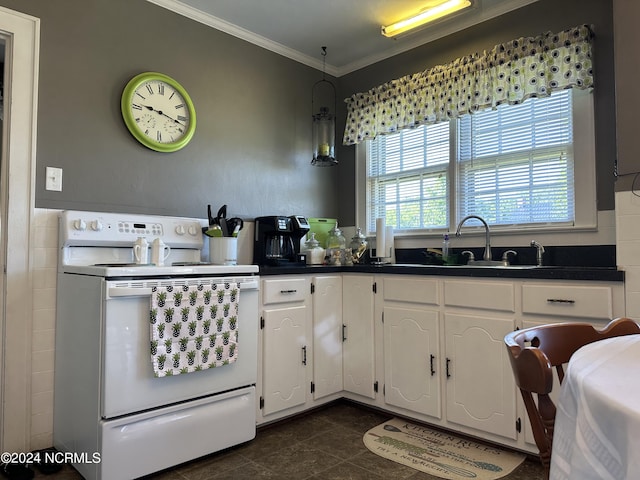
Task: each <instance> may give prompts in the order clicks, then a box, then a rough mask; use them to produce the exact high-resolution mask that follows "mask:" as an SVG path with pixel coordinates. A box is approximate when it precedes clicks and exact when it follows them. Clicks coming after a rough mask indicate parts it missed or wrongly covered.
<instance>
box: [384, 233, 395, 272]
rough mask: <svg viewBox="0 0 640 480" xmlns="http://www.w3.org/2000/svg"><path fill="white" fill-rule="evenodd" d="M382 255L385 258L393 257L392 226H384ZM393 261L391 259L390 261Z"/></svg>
mask: <svg viewBox="0 0 640 480" xmlns="http://www.w3.org/2000/svg"><path fill="white" fill-rule="evenodd" d="M384 242H385V243H384V255H383V256H384V257H385V258H393V256H394V255H393V253H394V251H395V250H394V237H393V227H386V228H385V232H384ZM392 263H393V261H392Z"/></svg>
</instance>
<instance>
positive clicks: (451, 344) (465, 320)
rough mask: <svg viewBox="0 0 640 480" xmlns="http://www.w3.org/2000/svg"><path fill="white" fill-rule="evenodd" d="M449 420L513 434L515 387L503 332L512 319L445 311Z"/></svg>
mask: <svg viewBox="0 0 640 480" xmlns="http://www.w3.org/2000/svg"><path fill="white" fill-rule="evenodd" d="M444 324H445V343H446V360H445V362H446V366H445V369H446V376H447V389H446V412H447V413H446V416H447V421H449V422H455V423H457V424H460V425H466V426H468V427H472V428H475V429H477V430H480V431H484V432H489V433H494V434H496V435H501V436H503V437H507V438H512V439H515V438H516V436H517V432H516V428H515V422H516V390H515V381H514V379H513V373H512V371H511V366H510V365H509V358H508V357H507V354H508V352H507V349H506V348H505V346H504V336H505V335H506V334H507V333H509V332H511V331H513V330H514V328H515V325H514V321H513V319H508V318H495V317H487V316H481V315H478V314H469V315H465V314H460V313H446V314H445V320H444Z"/></svg>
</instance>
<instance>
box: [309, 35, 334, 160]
mask: <svg viewBox="0 0 640 480" xmlns="http://www.w3.org/2000/svg"><path fill="white" fill-rule="evenodd" d="M326 59H327V47H322V80H318V81H317V82H316V83H314V85H313V88H312V89H311V111H312V112H315V96H316V87H318V86H319V85H320V84H323V83H327V84H329V85H330V86H331V91H332V94H333V112H332V111H330V110H329V107H326V106H322V107H320V110H319V112H318V113H313V160H311V165H315V166H316V167H331V166H333V165H337V163H338V160H336V87H335V86H334V85H333V83H331V82H330V81H329V80H327V79H326V78H325V67H326Z"/></svg>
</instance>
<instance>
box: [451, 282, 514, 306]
mask: <svg viewBox="0 0 640 480" xmlns="http://www.w3.org/2000/svg"><path fill="white" fill-rule="evenodd" d="M514 290H515V289H514V286H513V283H503V282H483V281H478V280H475V281H460V280H446V281H445V282H444V303H445V305H449V306H455V307H468V308H482V309H485V310H497V311H503V312H515V311H516V309H515V295H514Z"/></svg>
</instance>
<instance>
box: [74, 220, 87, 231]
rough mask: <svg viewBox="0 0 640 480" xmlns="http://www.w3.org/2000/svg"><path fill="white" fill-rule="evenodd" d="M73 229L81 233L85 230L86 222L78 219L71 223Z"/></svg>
mask: <svg viewBox="0 0 640 480" xmlns="http://www.w3.org/2000/svg"><path fill="white" fill-rule="evenodd" d="M73 228H75V229H76V230H80V231H81V232H82V231H84V230H86V229H87V222H85V221H84V220H82V219H81V218H79V219H78V220H75V221H74V222H73Z"/></svg>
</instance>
